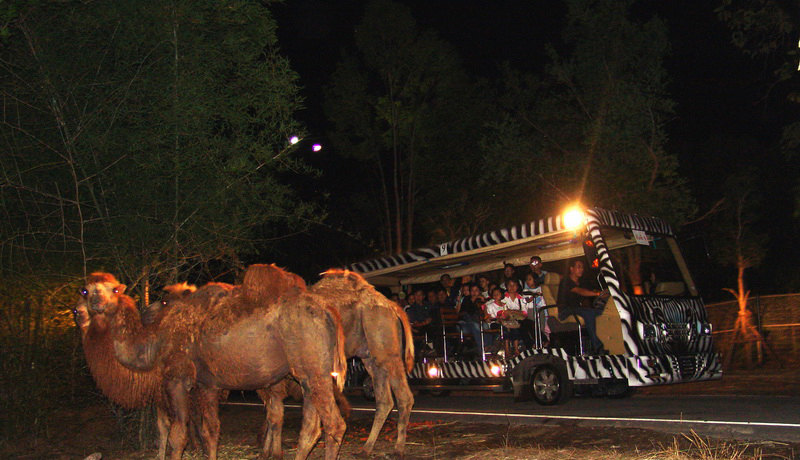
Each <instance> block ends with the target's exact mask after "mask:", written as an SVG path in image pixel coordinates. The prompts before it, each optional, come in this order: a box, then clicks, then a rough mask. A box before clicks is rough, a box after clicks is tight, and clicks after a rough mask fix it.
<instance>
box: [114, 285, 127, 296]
mask: <svg viewBox="0 0 800 460" xmlns="http://www.w3.org/2000/svg"><path fill="white" fill-rule="evenodd" d="M125 289H128V286H125V285H124V284H119V285H117V294H125Z"/></svg>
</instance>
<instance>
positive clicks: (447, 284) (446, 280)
mask: <svg viewBox="0 0 800 460" xmlns="http://www.w3.org/2000/svg"><path fill="white" fill-rule="evenodd" d="M455 284H456V283H455V280H454V279H453V278H452V277H451V276H450V275H448V274H447V273H445V274H444V275H442V276H440V277H439V286H438V287H439V288H441V289H444V291H445V292H446V293H447V298H448V300H449V301H450V303H451V304H452V305H455V304H456V299H458V288H457V287H456V285H455Z"/></svg>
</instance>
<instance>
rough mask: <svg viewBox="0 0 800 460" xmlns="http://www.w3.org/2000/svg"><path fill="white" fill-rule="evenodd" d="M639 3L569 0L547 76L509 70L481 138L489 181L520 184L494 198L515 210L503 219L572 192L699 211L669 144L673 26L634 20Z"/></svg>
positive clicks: (548, 207)
mask: <svg viewBox="0 0 800 460" xmlns="http://www.w3.org/2000/svg"><path fill="white" fill-rule="evenodd" d="M631 4H632V2H631V1H622V2H619V1H611V0H602V1H585V0H569V1H568V2H567V5H568V13H567V25H566V26H565V30H564V44H563V45H559V46H556V45H553V46H551V47H550V48H549V55H550V56H551V63H550V65H549V66H548V67H547V71H546V73H545V75H544V76H543V77H535V76H531V75H524V74H520V73H519V72H516V71H514V70H513V69H510V68H507V69H506V71H505V78H504V89H503V91H502V92H503V94H504V97H503V98H502V99H501V104H502V105H501V108H502V112H501V115H500V116H498V117H496V121H494V122H493V123H492V124H491V126H490V128H491V129H490V131H489V132H488V134H487V136H486V137H485V138H484V141H483V150H484V151H485V154H486V156H485V168H486V169H487V170H489V171H491V173H489V174H487V178H488V179H487V186H488V185H489V184H488V181H489V180H496V179H497V178H498V177H501V178H503V180H504V181H505V182H507V183H509V184H513V186H511V187H507V189H506V190H504V191H502V190H501V191H499V192H500V193H497V194H496V196H495V197H494V203H493V208H497V209H514V208H516V209H517V213H516V214H517V215H515V216H509V215H505V216H502V217H501V218H502V219H503V220H505V221H510V220H512V219H514V218H515V219H517V220H519V219H520V218H521V216H520V215H519V214H522V215H523V216H526V217H532V216H534V215H540V214H543V213H551V212H558V210H559V209H561V208H562V207H563V206H564V205H565V204H566V203H569V202H574V201H580V202H583V203H584V204H591V205H597V206H604V207H608V208H612V209H619V210H623V211H630V212H637V213H650V214H654V215H659V216H663V217H665V218H667V219H669V220H670V221H672V222H675V223H680V222H682V221H683V220H685V219H686V218H687V216H689V215H691V214H692V213H693V212H694V201H693V199H692V198H691V195H690V192H689V189H688V187H687V184H686V181H685V180H684V179H683V178H681V177H680V176H679V174H678V161H677V157H676V156H675V155H674V154H670V153H668V152H666V151H665V148H664V145H665V143H666V139H667V137H666V132H665V125H666V123H667V121H668V119H669V117H670V116H671V114H672V108H673V102H672V101H671V100H670V99H669V98H668V97H667V94H666V82H667V78H666V72H665V70H664V68H663V60H664V57H665V56H666V54H667V52H668V51H669V43H668V41H667V36H666V27H665V25H664V24H663V22H662V21H660V20H659V19H658V18H650V19H648V20H646V21H644V20H637V19H633V18H632V16H631V14H630V11H629V10H630V6H631ZM556 49H566V50H567V51H566V52H565V51H556ZM519 196H523V197H531V199H530V200H527V199H526V201H525V202H519V198H517V197H519ZM508 203H516V205H517V206H515V207H514V206H508V205H507V204H508ZM509 223H510V222H509Z"/></svg>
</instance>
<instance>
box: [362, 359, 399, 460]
mask: <svg viewBox="0 0 800 460" xmlns="http://www.w3.org/2000/svg"><path fill="white" fill-rule="evenodd" d="M364 367H365V368H366V369H367V372H369V375H371V376H372V386H373V389H374V390H375V418H374V419H373V420H372V430H371V431H370V432H369V437H368V438H367V442H366V443H365V444H364V453H366V454H367V455H369V454H371V453H372V449H373V448H374V447H375V442H376V441H377V440H378V435H380V434H381V429H382V428H383V425H384V423H386V418H387V417H388V416H389V413H391V412H392V407H394V401H392V393H391V389H390V388H389V378H388V375H387V372H386V369H384V368H382V367H379V366H377V365H376V364H375V361H374V360H373V359H372V358H367V359H365V360H364Z"/></svg>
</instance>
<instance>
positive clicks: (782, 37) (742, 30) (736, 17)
mask: <svg viewBox="0 0 800 460" xmlns="http://www.w3.org/2000/svg"><path fill="white" fill-rule="evenodd" d="M798 8H800V2H798V1H797V0H790V1H785V2H781V1H775V0H738V1H733V0H722V2H721V4H720V6H719V7H718V8H717V9H716V12H717V16H718V17H719V19H720V20H721V21H722V22H724V23H725V25H727V26H728V28H729V29H730V31H731V42H732V43H733V44H734V45H735V46H736V47H738V48H739V49H740V50H741V51H742V52H743V53H744V54H745V55H747V56H749V57H751V58H753V59H758V60H759V61H761V62H762V63H763V67H764V69H765V70H766V71H768V72H771V73H772V78H768V79H767V81H765V82H764V84H763V89H762V93H763V94H764V97H763V98H762V99H761V100H760V101H758V102H759V103H764V104H765V106H766V110H765V112H777V117H776V118H777V119H780V120H783V121H784V123H785V125H784V127H783V135H782V137H781V140H780V148H781V150H782V151H783V153H784V155H785V157H786V158H787V159H788V160H789V161H790V163H791V165H792V166H793V167H795V168H796V167H797V166H798V164H797V161H798V159H800V116H798V104H799V103H800V71H799V70H800V47H798V41H797V40H798V32H800V20H799V19H798V15H797V12H798ZM773 99H778V100H777V103H773V102H772V100H773ZM781 99H782V100H781ZM794 217H795V219H800V184H798V185H796V187H795V216H794Z"/></svg>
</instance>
